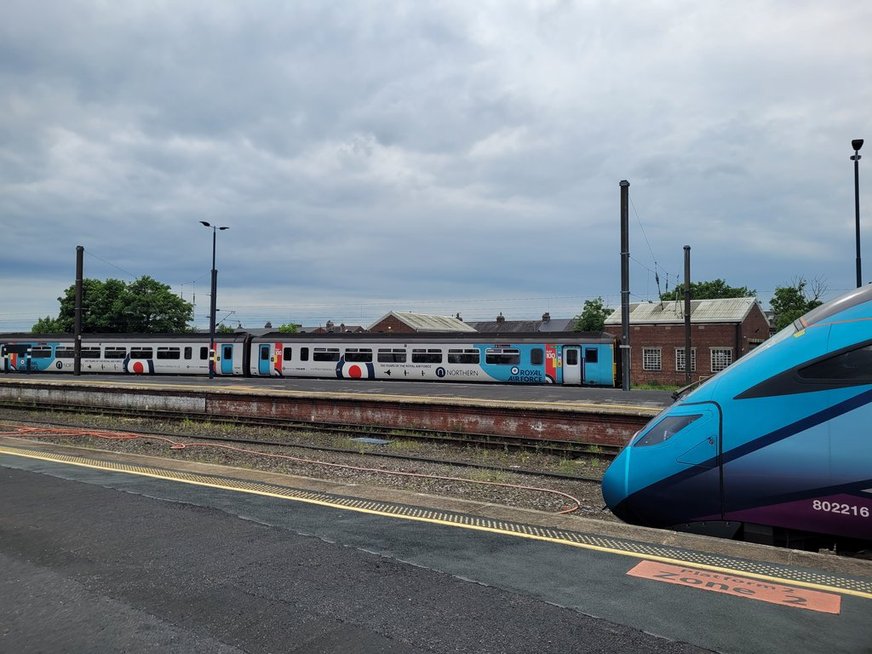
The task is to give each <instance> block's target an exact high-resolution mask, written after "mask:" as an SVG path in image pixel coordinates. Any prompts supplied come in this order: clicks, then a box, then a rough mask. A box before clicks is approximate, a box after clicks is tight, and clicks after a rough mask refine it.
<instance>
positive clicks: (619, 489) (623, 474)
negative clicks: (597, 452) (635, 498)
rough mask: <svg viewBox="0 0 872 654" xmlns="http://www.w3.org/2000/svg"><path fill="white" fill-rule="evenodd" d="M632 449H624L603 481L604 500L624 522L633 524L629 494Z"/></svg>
mask: <svg viewBox="0 0 872 654" xmlns="http://www.w3.org/2000/svg"><path fill="white" fill-rule="evenodd" d="M631 452H632V448H630V447H626V448H624V449H623V450H622V451H621V453H620V454H618V456H617V457H615V460H614V461H612V464H611V465H610V466H609V467H608V468H607V469H606V471H605V474H603V480H602V493H603V499H604V500H605V502H606V506H608V507H609V510H610V511H611V512H612V513H614V514H615V516H617V517H618V518H620V519H621V520H623V521H624V522H633V520H632V517H631V516H632V514H631V512H630V509H629V503H628V497H627V496H628V493H629V480H630V459H631Z"/></svg>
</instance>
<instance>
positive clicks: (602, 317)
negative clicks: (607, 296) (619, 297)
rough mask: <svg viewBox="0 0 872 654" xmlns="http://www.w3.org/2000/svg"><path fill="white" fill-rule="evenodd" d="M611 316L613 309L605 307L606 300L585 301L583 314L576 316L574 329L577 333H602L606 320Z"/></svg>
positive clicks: (597, 298)
mask: <svg viewBox="0 0 872 654" xmlns="http://www.w3.org/2000/svg"><path fill="white" fill-rule="evenodd" d="M611 314H612V309H609V308H608V307H607V306H606V305H605V300H603V299H602V298H601V297H596V298H594V299H592V300H585V301H584V306H583V307H582V308H581V313H580V314H578V315H577V316H575V323H574V324H573V326H572V329H573V330H574V331H577V332H601V331H602V330H603V325H604V324H605V322H606V318H608V317H609V316H610V315H611Z"/></svg>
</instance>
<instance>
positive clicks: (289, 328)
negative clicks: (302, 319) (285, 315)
mask: <svg viewBox="0 0 872 654" xmlns="http://www.w3.org/2000/svg"><path fill="white" fill-rule="evenodd" d="M276 331H277V332H281V333H282V334H296V333H297V332H298V331H300V326H299V325H295V324H294V323H290V322H286V323H285V324H284V325H279V326H278V329H276Z"/></svg>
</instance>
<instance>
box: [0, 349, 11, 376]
mask: <svg viewBox="0 0 872 654" xmlns="http://www.w3.org/2000/svg"><path fill="white" fill-rule="evenodd" d="M0 361H2V362H3V363H2V364H0V372H9V358H8V357H7V356H6V346H5V345H0Z"/></svg>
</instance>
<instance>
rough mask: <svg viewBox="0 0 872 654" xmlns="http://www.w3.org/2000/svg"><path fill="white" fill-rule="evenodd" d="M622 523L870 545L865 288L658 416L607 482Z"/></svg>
mask: <svg viewBox="0 0 872 654" xmlns="http://www.w3.org/2000/svg"><path fill="white" fill-rule="evenodd" d="M602 491H603V497H604V499H605V501H606V504H607V505H608V507H609V508H610V509H611V510H612V512H613V513H614V514H615V515H616V516H618V517H619V518H621V519H622V520H624V521H626V522H630V523H634V524H639V525H646V526H651V527H668V528H673V529H679V530H684V531H692V532H697V533H707V534H712V535H718V536H723V537H732V538H742V539H745V540H749V541H752V542H762V543H771V544H777V545H786V546H790V547H809V548H814V547H821V546H832V544H833V543H844V544H847V545H848V546H859V547H861V548H862V547H868V546H869V544H870V543H872V286H867V287H864V288H859V289H857V290H855V291H852V292H850V293H848V294H846V295H844V296H842V297H840V298H838V299H836V300H834V301H832V302H829V303H827V304H824V305H822V306H820V307H817V308H816V309H814V310H812V311H811V312H809V313H808V314H806V315H805V316H803V317H802V318H800V319H799V320H797V321H796V322H794V323H793V324H792V325H790V326H789V327H787V328H786V329H784V330H782V331H781V332H779V333H778V334H777V335H776V336H774V337H773V338H771V339H770V340H768V341H767V342H766V343H764V344H763V345H761V346H760V347H758V348H757V349H756V350H754V351H753V352H752V353H750V354H749V355H747V356H745V357H743V358H741V359H739V360H738V361H736V362H735V363H734V364H733V365H731V366H730V367H728V368H727V369H725V370H724V371H722V372H720V373H718V374H717V375H715V376H714V377H712V378H711V379H710V380H708V381H707V382H706V383H704V384H703V385H702V386H700V387H699V388H697V389H696V390H694V391H693V392H692V393H690V394H688V395H687V396H685V397H684V398H682V399H680V400H679V401H678V402H677V403H676V404H674V405H673V406H671V407H669V408H668V409H666V410H665V411H663V412H662V413H661V414H660V415H659V416H657V417H656V418H654V419H653V420H652V421H651V422H649V423H648V425H647V426H646V427H645V428H643V429H642V430H641V431H639V433H638V434H636V435H635V436H634V437H633V439H632V440H631V441H630V443H629V444H628V445H627V447H625V448H624V449H623V451H622V452H621V453H620V455H619V456H618V457H617V458H616V459H615V461H614V462H613V463H612V464H611V466H610V467H609V468H608V470H607V471H606V473H605V476H604V477H603V484H602Z"/></svg>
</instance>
